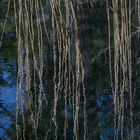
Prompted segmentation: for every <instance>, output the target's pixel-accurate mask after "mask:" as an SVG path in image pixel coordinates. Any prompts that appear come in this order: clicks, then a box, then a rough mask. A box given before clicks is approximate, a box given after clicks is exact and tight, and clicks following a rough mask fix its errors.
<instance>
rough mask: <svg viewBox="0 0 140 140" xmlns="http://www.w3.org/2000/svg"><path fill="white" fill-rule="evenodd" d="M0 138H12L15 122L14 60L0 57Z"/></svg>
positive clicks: (3, 139) (7, 139)
mask: <svg viewBox="0 0 140 140" xmlns="http://www.w3.org/2000/svg"><path fill="white" fill-rule="evenodd" d="M0 67H1V68H0V139H2V140H12V138H11V136H10V134H11V133H12V129H13V128H12V127H13V124H14V123H15V117H14V116H15V107H16V62H15V61H14V60H12V61H11V62H9V63H6V62H5V61H4V60H2V59H1V58H0Z"/></svg>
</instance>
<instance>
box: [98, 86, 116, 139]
mask: <svg viewBox="0 0 140 140" xmlns="http://www.w3.org/2000/svg"><path fill="white" fill-rule="evenodd" d="M96 93H97V96H98V98H97V100H96V105H97V107H98V111H97V118H98V121H99V123H98V127H99V130H100V135H99V140H109V139H112V138H113V135H114V128H113V121H112V120H109V122H107V120H108V119H109V118H113V113H112V112H113V107H112V94H111V93H104V91H103V90H102V89H101V88H99V89H97V90H96Z"/></svg>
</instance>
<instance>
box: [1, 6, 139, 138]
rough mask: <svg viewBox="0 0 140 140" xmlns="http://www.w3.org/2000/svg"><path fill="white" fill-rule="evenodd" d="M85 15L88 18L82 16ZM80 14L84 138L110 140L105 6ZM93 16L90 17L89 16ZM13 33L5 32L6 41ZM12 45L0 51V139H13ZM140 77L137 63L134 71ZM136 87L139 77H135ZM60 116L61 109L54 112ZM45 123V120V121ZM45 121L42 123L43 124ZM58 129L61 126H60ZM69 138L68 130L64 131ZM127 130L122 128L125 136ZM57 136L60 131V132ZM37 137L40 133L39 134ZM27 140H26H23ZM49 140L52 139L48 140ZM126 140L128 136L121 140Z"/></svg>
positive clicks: (14, 64) (136, 119)
mask: <svg viewBox="0 0 140 140" xmlns="http://www.w3.org/2000/svg"><path fill="white" fill-rule="evenodd" d="M85 13H88V16H87V15H85ZM85 13H84V12H83V13H82V12H81V15H82V16H81V19H79V20H80V23H79V24H81V25H84V26H81V29H80V31H79V32H80V39H81V51H82V55H83V58H84V59H83V60H84V65H85V87H86V94H87V112H88V139H87V140H112V139H113V136H114V127H113V119H114V118H113V116H114V114H113V99H112V93H111V88H110V80H109V66H108V50H107V49H106V48H107V18H106V9H105V5H97V7H96V8H93V9H91V10H90V11H89V9H88V11H85ZM93 13H94V14H93ZM14 35H15V34H13V32H9V33H6V34H5V37H6V38H10V39H11V38H12V37H13V36H14ZM14 43H15V41H14V40H12V42H11V41H10V42H6V43H5V44H6V45H3V47H2V49H1V50H0V140H15V139H16V137H15V133H16V130H15V111H16V88H17V87H16V79H17V47H16V45H13V44H14ZM137 72H138V74H139V75H140V64H138V69H137ZM136 79H137V83H138V85H140V82H139V81H140V76H138V77H137V78H136ZM139 93H140V90H138V91H137V94H136V100H135V106H136V107H135V111H134V112H135V114H134V115H135V116H134V123H135V124H134V134H135V140H139V138H140V137H139V134H140V128H139V125H140V124H139V123H140V122H139V120H140V113H139V111H138V110H139V107H140V103H139V98H140V97H139ZM71 108H72V107H71V106H70V105H69V106H68V107H67V118H68V119H69V120H71V118H72V113H71V112H72V109H71ZM58 114H61V115H60V116H61V118H60V123H61V119H62V116H63V117H64V110H63V111H62V110H60V109H59V111H58ZM46 120H47V119H46ZM46 120H45V121H46ZM60 126H61V124H60ZM68 132H69V134H68V135H70V137H71V134H72V130H68ZM129 132H130V130H129V129H128V130H127V129H126V133H129ZM60 133H61V132H60ZM40 135H41V133H40ZM27 140H28V139H27ZM50 140H53V139H50ZM70 140H71V139H70ZM125 140H129V137H127V138H125Z"/></svg>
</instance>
